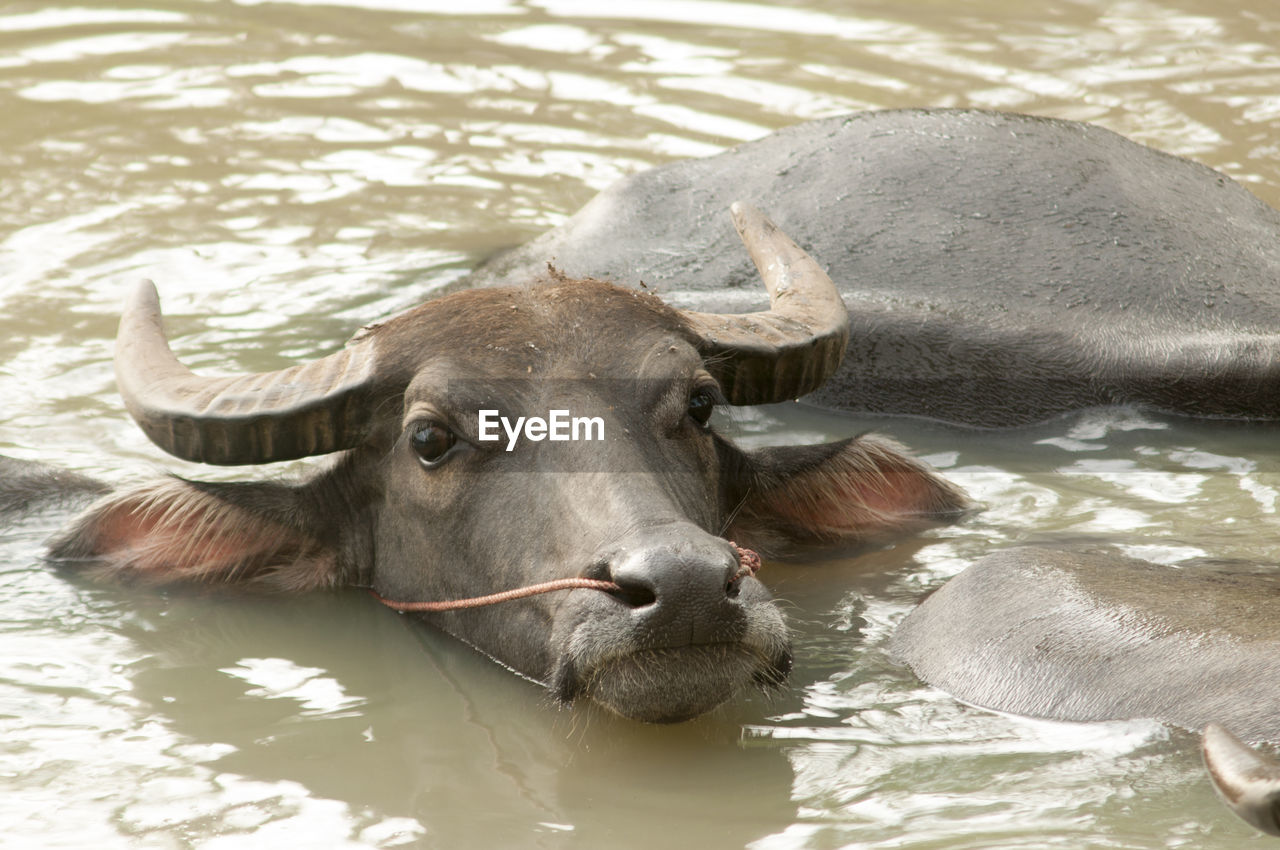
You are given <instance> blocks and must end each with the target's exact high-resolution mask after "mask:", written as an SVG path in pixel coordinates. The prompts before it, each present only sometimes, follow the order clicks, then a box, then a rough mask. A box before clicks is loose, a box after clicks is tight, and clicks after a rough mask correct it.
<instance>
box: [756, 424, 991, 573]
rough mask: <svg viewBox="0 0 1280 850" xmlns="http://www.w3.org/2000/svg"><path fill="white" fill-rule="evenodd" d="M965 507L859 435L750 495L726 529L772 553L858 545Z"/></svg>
mask: <svg viewBox="0 0 1280 850" xmlns="http://www.w3.org/2000/svg"><path fill="white" fill-rule="evenodd" d="M969 504H970V503H969V500H968V498H967V497H966V496H965V495H964V493H962V492H961V491H960V490H959V489H958V488H956V487H955V486H953V485H952V484H950V483H949V482H947V481H946V480H944V479H943V478H941V477H939V476H938V475H937V474H936V473H934V472H933V471H932V470H931V469H929V467H928V466H926V465H925V464H923V463H921V462H920V461H918V460H916V459H915V458H912V457H910V456H909V455H907V454H906V453H905V452H904V451H903V450H902V449H900V448H899V447H898V446H897V445H896V444H894V443H892V442H890V441H888V440H881V439H877V438H870V437H864V438H860V439H858V440H854V441H852V442H850V443H849V444H848V445H847V446H845V447H844V448H843V449H841V450H840V451H839V452H838V453H836V454H834V455H832V456H831V457H830V458H828V459H827V460H825V461H823V462H822V463H820V464H818V465H817V466H808V467H806V468H805V469H804V470H803V471H801V472H797V473H794V474H792V475H790V476H786V475H785V474H782V475H780V476H779V480H777V481H774V482H771V486H768V487H767V488H766V489H763V490H761V491H759V492H756V493H753V494H751V495H749V496H748V501H747V504H746V505H744V507H743V510H742V512H741V513H740V514H739V516H738V518H737V520H736V521H735V522H734V524H733V529H732V530H733V531H735V533H739V534H743V535H744V536H747V537H749V539H753V540H761V539H762V537H763V538H764V539H766V540H768V539H772V540H773V541H775V543H774V544H773V545H772V546H771V545H770V544H769V543H763V544H762V545H764V546H765V548H775V549H776V546H777V543H776V541H778V540H782V541H784V542H786V543H792V544H804V545H812V544H846V545H847V544H857V543H860V542H871V541H875V540H880V539H883V538H885V537H889V536H892V535H894V534H901V533H906V532H910V531H913V530H916V529H921V528H924V527H926V526H928V525H931V524H935V523H937V522H939V521H943V520H945V519H948V518H950V517H953V516H954V515H956V514H957V513H959V512H961V511H964V510H966V509H967V508H968V507H969ZM740 528H741V529H743V530H742V531H739V530H738V529H740Z"/></svg>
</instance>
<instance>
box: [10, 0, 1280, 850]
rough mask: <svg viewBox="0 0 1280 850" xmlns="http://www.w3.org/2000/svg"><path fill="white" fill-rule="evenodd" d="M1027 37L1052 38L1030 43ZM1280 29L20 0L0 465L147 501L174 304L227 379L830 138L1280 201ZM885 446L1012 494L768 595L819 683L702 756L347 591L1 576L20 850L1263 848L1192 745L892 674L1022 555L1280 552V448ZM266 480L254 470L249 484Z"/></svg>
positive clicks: (726, 732) (936, 6)
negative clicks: (951, 609)
mask: <svg viewBox="0 0 1280 850" xmlns="http://www.w3.org/2000/svg"><path fill="white" fill-rule="evenodd" d="M1032 9H1034V10H1035V11H1030V10H1032ZM1277 91H1280V7H1276V6H1275V4H1274V3H1272V2H1270V0H1252V2H1230V0H1227V1H1226V2H1215V3H1210V2H1204V0H1167V1H1166V2H1140V0H1138V1H1135V2H1118V3H1116V2H1106V3H1104V2H1083V0H1081V1H1080V2H1060V3H1054V4H1026V3H1021V2H993V1H992V0H973V2H965V3H953V2H938V0H902V2H897V3H876V2H857V3H851V2H836V0H828V2H822V1H821V0H807V1H806V0H795V2H790V3H777V4H768V5H766V4H753V3H736V2H725V1H724V0H705V2H699V0H689V1H688V2H676V0H635V2H611V3H603V2H595V1H594V0H590V2H589V1H588V0H474V2H472V3H470V4H465V3H442V2H437V0H421V2H418V0H414V2H410V0H347V2H342V0H334V2H332V3H326V4H320V3H308V2H250V0H244V2H179V0H172V2H161V0H155V1H154V2H149V3H146V2H139V3H112V4H107V3H93V2H79V3H74V4H65V5H64V4H60V3H47V2H41V3H25V2H9V3H7V4H5V5H4V6H3V7H2V8H0V106H2V107H3V113H2V114H3V117H2V118H0V398H3V400H4V405H3V408H0V451H2V452H5V453H8V454H13V455H17V456H21V457H32V458H34V457H40V458H45V459H51V460H55V461H57V462H59V463H62V464H65V465H68V466H72V467H75V468H77V469H81V470H84V471H87V472H89V473H92V474H98V475H103V476H108V477H110V478H111V479H112V480H116V481H119V480H123V479H128V478H133V477H137V476H141V475H146V474H150V473H153V472H155V471H157V470H159V469H168V470H178V471H181V472H183V473H185V474H193V475H204V476H210V475H216V476H220V477H231V476H234V475H235V474H237V473H235V472H234V471H226V470H219V471H214V472H209V471H208V470H202V469H197V468H195V467H191V466H185V465H183V464H181V463H179V462H177V461H173V460H170V459H167V458H164V457H163V456H161V455H160V453H159V452H158V451H156V450H155V449H153V448H151V447H150V446H149V445H148V444H147V443H146V442H145V440H144V439H143V438H142V437H141V436H140V435H139V433H138V432H137V431H136V430H135V429H134V428H133V427H132V426H131V424H130V423H129V422H128V421H127V419H126V417H125V416H124V414H123V411H122V409H121V405H120V402H119V400H118V397H117V396H116V394H115V391H114V387H113V379H112V374H111V367H110V362H109V361H110V350H111V338H112V335H113V333H114V322H115V317H116V314H117V309H118V304H119V301H120V298H121V293H122V291H123V289H124V287H125V286H126V285H127V284H128V282H129V281H131V280H133V279H135V278H137V277H141V276H147V277H152V278H154V279H156V280H157V281H158V282H159V284H160V286H161V289H162V292H163V294H164V299H165V304H166V311H167V312H168V313H169V314H170V315H171V316H172V319H171V325H170V327H171V329H172V333H173V336H174V337H175V345H176V346H177V347H178V348H179V350H180V351H181V352H182V354H183V356H184V357H185V359H186V360H187V361H188V362H190V363H192V364H193V365H195V366H196V367H204V368H208V369H235V370H239V369H263V368H275V367H279V366H282V365H285V364H289V363H293V362H296V361H297V360H298V359H300V358H308V357H312V356H315V355H317V354H320V353H325V352H327V351H330V350H332V349H333V348H334V347H335V346H337V345H338V344H339V343H340V342H341V341H342V340H343V339H345V338H346V337H347V336H348V335H349V334H350V333H351V332H352V331H353V330H354V329H355V328H357V327H358V326H360V325H361V324H363V323H365V322H368V321H370V320H372V319H374V318H377V317H379V316H383V315H385V314H387V313H389V312H391V311H393V310H396V309H398V308H400V307H403V306H406V305H409V304H412V303H414V302H416V301H417V300H419V299H421V298H423V297H425V296H427V295H429V294H430V293H431V292H432V291H433V289H435V288H437V287H439V286H441V285H444V284H446V283H448V282H449V281H451V280H454V279H456V278H457V277H458V276H460V275H461V274H463V273H464V272H465V271H466V270H467V269H469V268H471V267H472V266H473V265H474V264H475V263H477V262H478V261H479V260H480V259H482V258H484V257H486V256H488V255H489V254H491V253H492V252H494V251H495V250H497V249H499V248H502V247H504V246H508V245H511V244H515V243H517V242H520V241H522V240H524V239H527V238H529V237H531V236H533V235H535V234H537V233H539V232H541V231H542V230H544V229H545V228H547V227H550V226H552V225H555V224H556V223H558V222H560V221H562V220H563V219H564V218H565V217H566V216H567V215H569V214H571V213H572V212H573V211H574V210H575V209H577V208H578V207H579V206H580V205H581V204H582V203H584V202H585V201H586V200H587V199H588V198H590V197H591V195H592V194H593V193H594V192H595V191H597V190H598V189H600V188H601V187H603V186H605V185H607V184H608V183H609V182H610V181H612V180H614V179H616V178H617V177H619V176H621V175H624V174H627V173H630V172H633V171H635V170H637V169H641V168H644V167H647V166H650V165H653V164H657V163H661V162H665V161H669V160H671V159H675V158H679V157H687V156H698V155H703V154H709V153H712V152H715V151H718V150H721V149H722V148H724V147H725V146H728V145H732V144H734V143H737V142H740V141H744V140H747V139H752V138H756V137H758V136H760V135H762V134H764V133H766V132H768V131H770V130H772V129H775V128H778V127H782V126H785V125H788V124H791V123H794V122H796V121H799V120H803V119H807V118H813V117H819V116H825V115H831V114H836V113H840V112H844V111H851V110H857V109H865V108H880V107H900V106H920V105H932V106H979V107H994V108H1001V109H1013V110H1020V111H1028V112H1034V113H1038V114H1043V115H1051V116H1056V117H1066V118H1076V119H1084V120H1090V121H1095V122H1098V123H1100V124H1102V125H1103V126H1106V127H1108V128H1110V129H1113V130H1116V131H1119V132H1121V133H1124V134H1126V135H1129V136H1131V137H1133V138H1136V139H1138V140H1140V141H1143V142H1146V143H1149V144H1152V145H1155V146H1157V147H1160V148H1162V149H1164V150H1168V151H1171V152H1174V153H1179V154H1183V155H1186V156H1190V157H1193V158H1195V159H1198V160H1200V161H1201V162H1204V163H1207V164H1209V165H1212V166H1214V167H1216V168H1219V169H1222V170H1223V171H1225V172H1227V173H1228V174H1230V175H1231V176H1233V177H1235V178H1236V179H1237V180H1240V181H1242V182H1244V183H1245V184H1246V185H1248V186H1249V188H1251V189H1252V190H1253V191H1254V192H1256V193H1257V194H1258V195H1260V196H1261V197H1262V198H1264V199H1265V200H1267V201H1268V202H1270V203H1272V204H1273V205H1280V149H1278V146H1280V142H1277V139H1280V135H1278V134H1277V133H1276V121H1277V118H1278V117H1280V98H1277V96H1276V94H1275V93H1276V92H1277ZM723 424H724V425H725V426H726V427H728V428H730V429H732V430H734V431H736V432H738V433H739V434H741V435H742V436H743V439H744V440H746V441H747V442H750V443H760V442H769V441H783V440H788V441H794V440H810V439H819V438H823V437H829V436H843V435H847V434H849V433H852V432H856V431H861V430H865V429H866V428H868V427H877V428H881V429H883V430H887V431H890V432H892V433H895V434H896V435H898V436H899V437H900V438H902V439H904V440H906V441H907V442H909V443H910V444H911V445H913V446H914V447H915V448H917V450H919V451H920V452H921V453H923V454H925V455H926V456H927V457H928V458H929V459H930V460H931V461H933V462H934V463H935V464H937V465H938V466H939V467H941V468H942V469H944V470H945V472H946V474H947V475H949V476H950V477H952V478H953V479H954V480H956V481H957V482H959V483H960V484H962V485H963V486H965V487H967V488H969V489H970V490H971V491H972V492H973V493H974V495H975V496H977V497H978V498H979V499H981V500H982V501H983V502H985V504H986V505H987V506H988V509H987V511H986V512H985V513H983V514H982V515H981V516H978V517H976V518H975V519H973V520H972V521H970V522H968V523H966V524H965V525H963V526H960V527H957V528H951V529H943V530H939V531H935V532H932V533H929V534H927V535H925V536H924V537H922V538H921V539H919V540H916V541H912V542H910V543H906V544H903V545H900V546H897V547H895V548H892V549H889V550H885V551H882V552H876V553H872V554H870V555H866V556H863V557H860V558H857V559H850V560H846V561H836V562H832V563H826V564H822V565H817V566H808V567H805V566H780V565H768V566H767V567H766V571H767V578H768V581H769V583H770V584H771V585H772V587H773V588H774V589H775V591H776V592H777V594H778V595H780V596H781V597H782V598H783V599H784V600H785V604H786V606H787V610H788V612H789V616H790V619H791V622H792V624H793V626H794V628H795V630H796V633H797V647H796V650H797V656H798V659H799V662H798V669H797V671H796V673H795V675H794V677H793V680H792V683H791V685H790V686H789V688H788V689H787V690H786V691H785V692H783V693H782V694H780V695H777V696H775V697H772V698H769V699H765V698H760V697H757V698H752V699H748V700H745V701H743V702H742V703H740V704H738V705H736V706H734V707H732V708H731V709H729V710H726V711H724V712H722V713H720V714H718V715H717V716H715V717H711V718H707V719H704V720H701V721H698V722H695V723H692V724H689V725H686V726H683V727H679V728H664V729H651V728H644V727H637V726H635V725H634V724H627V723H622V722H618V721H615V720H612V719H610V718H608V717H603V716H600V715H598V714H595V713H592V712H589V711H580V712H564V711H559V710H557V709H555V708H554V707H552V706H550V705H549V704H548V703H547V701H546V699H545V698H544V697H543V696H542V695H541V694H540V692H539V691H538V690H537V689H536V688H535V687H533V686H532V685H530V684H528V683H526V682H523V681H521V680H520V679H517V678H516V677H514V676H512V675H510V674H509V673H507V672H505V671H503V670H501V669H499V668H497V667H496V666H494V665H492V664H491V663H489V662H487V661H485V660H483V659H480V658H478V657H476V656H475V655H474V654H473V653H471V652H470V651H469V650H467V649H465V648H463V647H461V646H459V645H457V644H456V643H454V642H453V641H451V640H449V639H447V638H443V637H441V636H439V635H436V634H433V633H430V632H425V631H422V630H420V629H416V628H413V627H410V626H409V625H408V624H407V623H406V622H405V620H404V619H403V618H400V617H398V616H396V615H394V614H392V613H390V612H387V611H383V610H375V609H374V608H373V606H372V604H371V603H369V602H368V601H367V600H364V599H362V598H360V597H358V596H354V595H350V596H348V595H338V596H323V597H307V598H299V599H290V600H255V601H238V602H234V603H231V602H227V601H225V600H214V599H207V598H199V597H188V596H183V595H158V594H148V593H136V592H123V591H106V590H102V589H94V588H89V587H84V586H80V585H77V584H74V583H69V582H67V581H64V580H62V579H60V578H58V577H57V576H54V575H51V574H50V573H49V572H47V571H46V570H45V569H44V568H43V567H41V566H40V565H39V564H38V563H37V560H36V558H37V553H38V551H39V542H40V540H41V539H43V537H44V536H45V535H47V534H48V533H49V532H50V531H51V530H52V529H54V528H55V527H56V526H57V524H58V522H59V520H60V519H61V517H60V516H58V515H56V514H55V515H52V516H48V517H35V518H31V519H30V520H28V521H26V522H24V523H23V524H22V525H21V526H20V527H18V528H16V529H8V530H6V531H5V532H4V537H3V542H2V543H0V547H2V550H0V648H2V650H3V651H0V728H2V729H3V735H0V789H2V792H3V793H0V844H3V845H4V846H15V847H19V846H22V847H25V846H42V847H58V846H68V847H84V846H94V847H166V848H167V847H208V848H222V847H237V848H239V847H258V846H262V847H277V846H308V847H346V846H352V847H354V846H374V847H383V846H398V845H404V844H418V845H421V846H426V847H500V846H501V847H526V846H528V847H628V846H646V847H649V846H663V847H682V846H687V847H739V846H746V845H750V846H752V847H756V848H797V847H815V848H827V847H841V846H855V847H895V848H899V847H918V848H925V847H937V848H966V847H972V848H984V847H993V846H999V847H1036V848H1040V847H1064V848H1081V847H1123V848H1138V847H1143V848H1145V847H1197V848H1198V847H1235V846H1243V845H1245V844H1250V843H1252V842H1253V838H1252V836H1251V833H1250V832H1249V830H1248V829H1247V828H1246V827H1244V826H1243V825H1242V824H1238V823H1236V822H1234V821H1233V820H1232V819H1231V818H1229V817H1228V816H1227V815H1225V814H1224V812H1223V811H1222V810H1221V809H1220V808H1219V806H1218V804H1217V802H1216V801H1215V800H1214V798H1213V795H1212V792H1211V791H1210V789H1209V788H1208V786H1207V784H1206V783H1205V781H1204V780H1203V778H1202V776H1201V772H1200V770H1199V767H1198V764H1197V759H1196V757H1195V755H1194V751H1193V750H1194V747H1193V739H1192V738H1191V736H1190V735H1188V734H1187V733H1184V732H1180V731H1175V730H1169V729H1166V728H1163V727H1161V726H1158V725H1156V724H1152V723H1145V722H1134V723H1127V724H1102V725H1088V726H1072V725H1065V724H1051V723H1039V722H1030V721H1025V720H1020V719H1016V718H1010V717H1004V716H999V715H994V714H991V713H988V712H984V711H980V710H977V709H973V708H970V707H966V706H963V705H960V704H957V703H956V702H955V701H954V700H952V699H950V698H948V697H946V696H945V695H943V694H940V693H938V692H936V691H933V690H931V689H929V688H926V687H923V686H922V685H920V684H919V683H918V682H917V681H915V680H914V679H913V678H912V677H911V676H910V675H909V674H908V673H906V672H905V671H903V670H902V669H900V668H897V667H895V666H894V665H893V664H891V663H890V662H889V660H888V658H887V656H886V652H885V648H884V647H885V643H886V639H887V636H888V634H889V633H890V632H891V630H892V628H893V626H894V624H896V623H897V622H898V621H900V620H901V618H902V617H903V616H904V615H905V614H906V612H907V611H908V610H909V609H910V607H911V605H912V604H913V603H914V601H915V600H917V599H918V598H919V597H920V596H921V594H923V593H924V592H925V591H927V590H928V589H930V588H932V587H935V586H937V585H938V584H939V583H941V582H942V581H944V580H945V579H946V578H947V577H949V576H951V575H954V574H955V573H956V572H958V571H959V570H960V569H962V568H964V567H965V566H966V565H967V564H969V563H971V562H972V561H973V560H974V559H975V558H977V557H978V556H979V555H980V554H981V553H983V552H985V551H988V550H990V549H991V548H993V547H995V546H1000V545H1007V544H1010V543H1015V542H1035V541H1052V542H1061V541H1071V542H1075V541H1079V542H1082V543H1088V544H1090V545H1094V544H1099V543H1102V544H1112V545H1116V546H1119V547H1121V548H1123V549H1125V550H1126V551H1129V552H1131V553H1134V554H1138V555H1141V556H1144V557H1148V558H1152V559H1155V560H1158V561H1162V562H1167V563H1176V562H1178V561H1180V560H1185V559H1188V558H1193V557H1201V556H1206V555H1208V556H1215V557H1239V558H1248V559H1259V560H1273V561H1276V560H1280V535H1277V534H1276V528H1275V525H1276V523H1275V514H1276V506H1277V505H1276V503H1277V499H1278V497H1280V490H1278V489H1277V487H1280V480H1278V479H1277V476H1276V474H1275V469H1276V463H1275V461H1276V459H1277V451H1278V450H1277V449H1276V440H1275V436H1274V435H1275V432H1274V429H1269V428H1257V427H1248V426H1230V425H1227V426H1224V425H1213V426H1208V425H1202V424H1195V423H1188V422H1183V421H1176V420H1168V419H1162V418H1159V417H1153V416H1148V415H1143V414H1139V413H1135V412H1132V411H1115V410H1112V411H1093V412H1086V413H1082V414H1079V415H1077V416H1073V417H1070V418H1067V419H1064V420H1060V421H1057V422H1054V423H1050V424H1048V425H1045V426H1042V427H1039V428H1036V429H1030V430H1025V431H1019V432H1016V433H1013V434H1005V435H996V436H993V435H988V434H980V433H972V432H965V431H960V430H955V429H950V428H947V427H944V426H940V425H932V424H929V423H920V422H913V421H908V420H898V421H892V420H886V421H868V420H857V421H854V420H850V419H845V418H836V417H830V416H826V415H821V414H816V413H812V412H806V411H804V410H801V409H797V408H773V409H768V410H764V411H741V412H739V413H738V414H737V415H736V416H735V417H734V418H733V419H732V420H731V421H727V422H725V423H723ZM239 474H243V473H239Z"/></svg>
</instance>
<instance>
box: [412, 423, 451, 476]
mask: <svg viewBox="0 0 1280 850" xmlns="http://www.w3.org/2000/svg"><path fill="white" fill-rule="evenodd" d="M457 442H458V438H457V436H456V435H455V434H454V433H453V432H452V431H450V430H449V429H448V428H446V427H445V426H444V425H441V424H440V423H439V422H424V423H422V424H421V425H415V426H414V428H413V432H412V433H411V434H409V445H411V446H413V451H414V453H415V454H416V455H417V456H418V460H420V461H422V465H423V466H435V465H436V464H438V463H440V461H441V460H443V459H444V456H445V455H447V454H448V453H449V449H451V448H453V446H454V444H455V443H457Z"/></svg>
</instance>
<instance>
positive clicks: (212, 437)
mask: <svg viewBox="0 0 1280 850" xmlns="http://www.w3.org/2000/svg"><path fill="white" fill-rule="evenodd" d="M371 349H372V343H371V342H370V341H367V340H366V341H364V342H357V343H355V344H354V345H352V346H351V347H350V348H346V349H343V350H342V351H338V352H336V353H334V354H330V355H329V356H327V357H324V358H321V359H320V360H316V361H313V362H311V363H306V364H303V365H299V366H294V367H291V368H288V369H281V370H279V371H276V372H263V373H261V374H251V375H238V376H235V377H227V378H213V377H201V376H199V375H195V374H192V372H191V371H190V370H188V369H187V368H186V367H185V366H183V365H182V364H181V363H179V362H178V359H177V358H176V357H174V355H173V352H172V351H171V350H170V349H169V341H168V339H166V337H165V334H164V328H163V326H162V324H161V321H160V299H159V296H158V295H157V294H156V288H155V285H154V284H152V283H151V281H149V280H144V281H142V282H141V283H140V284H139V285H138V286H137V288H136V289H134V291H133V293H132V294H131V295H130V297H129V299H128V300H127V301H126V302H125V307H124V313H123V315H122V316H121V318H120V331H119V334H118V335H117V337H116V356H115V363H116V381H117V383H118V384H119V387H120V394H121V395H122V396H124V403H125V406H126V407H128V409H129V413H130V414H132V415H133V418H134V419H136V420H137V422H138V424H139V425H140V426H141V427H142V430H143V431H144V432H146V435H147V436H148V437H150V438H151V441H152V442H153V443H155V444H156V445H158V446H159V447H160V448H162V449H164V450H165V451H167V452H169V453H170V454H173V455H176V456H178V457H180V458H183V459H184V460H193V461H199V462H201V463H216V464H222V465H226V466H235V465H247V464H256V463H270V462H272V461H278V460H292V459H294V458H299V457H307V456H310V455H319V454H328V453H329V452H335V451H338V450H340V449H346V448H351V447H352V446H355V445H358V444H359V442H360V440H361V438H362V437H363V436H364V434H365V431H366V429H367V426H368V423H369V413H370V411H371V410H372V408H373V402H374V399H375V394H376V387H375V382H374V367H375V359H376V358H375V357H374V352H373V351H372V350H371Z"/></svg>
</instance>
